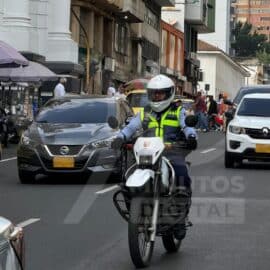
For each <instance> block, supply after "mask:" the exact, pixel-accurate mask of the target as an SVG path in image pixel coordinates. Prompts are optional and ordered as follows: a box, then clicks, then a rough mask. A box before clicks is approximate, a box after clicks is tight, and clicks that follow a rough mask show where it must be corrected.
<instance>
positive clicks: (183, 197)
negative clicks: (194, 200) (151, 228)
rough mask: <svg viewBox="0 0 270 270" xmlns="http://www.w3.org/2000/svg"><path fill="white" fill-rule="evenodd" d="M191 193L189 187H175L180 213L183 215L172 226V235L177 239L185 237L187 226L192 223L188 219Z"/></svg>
mask: <svg viewBox="0 0 270 270" xmlns="http://www.w3.org/2000/svg"><path fill="white" fill-rule="evenodd" d="M191 195H192V191H191V188H189V187H183V186H182V187H181V186H180V187H176V198H177V199H179V203H180V204H179V205H180V207H181V212H182V214H180V215H184V217H183V218H181V219H180V221H179V223H178V224H175V226H174V236H175V238H176V239H177V240H179V241H181V240H183V239H184V238H185V236H186V232H187V227H190V226H192V223H191V222H190V221H189V219H188V214H189V209H190V206H191ZM183 211H184V214H183Z"/></svg>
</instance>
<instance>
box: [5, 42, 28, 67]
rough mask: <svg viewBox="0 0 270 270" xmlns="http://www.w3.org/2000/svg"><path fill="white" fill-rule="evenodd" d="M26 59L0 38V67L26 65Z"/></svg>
mask: <svg viewBox="0 0 270 270" xmlns="http://www.w3.org/2000/svg"><path fill="white" fill-rule="evenodd" d="M28 64H29V62H28V60H27V59H26V58H25V57H23V56H22V55H21V54H20V53H19V52H18V51H17V50H16V49H14V48H13V47H11V46H10V45H8V44H7V43H5V42H4V41H2V40H0V68H2V67H19V66H27V65H28Z"/></svg>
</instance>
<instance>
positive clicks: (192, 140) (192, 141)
mask: <svg viewBox="0 0 270 270" xmlns="http://www.w3.org/2000/svg"><path fill="white" fill-rule="evenodd" d="M196 148H197V139H196V136H195V135H189V136H188V138H187V149H190V150H195V149H196Z"/></svg>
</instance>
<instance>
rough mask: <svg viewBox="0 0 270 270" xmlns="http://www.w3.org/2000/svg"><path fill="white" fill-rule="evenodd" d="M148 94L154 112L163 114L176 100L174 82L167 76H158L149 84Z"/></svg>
mask: <svg viewBox="0 0 270 270" xmlns="http://www.w3.org/2000/svg"><path fill="white" fill-rule="evenodd" d="M147 93H148V99H149V101H150V106H151V108H152V110H153V111H155V112H162V111H163V110H165V109H166V108H167V107H169V105H170V104H171V102H172V101H173V99H174V95H175V85H174V82H173V81H172V80H171V79H170V78H169V77H167V76H165V75H162V74H160V75H157V76H155V77H153V78H152V79H151V80H150V81H149V82H148V84H147Z"/></svg>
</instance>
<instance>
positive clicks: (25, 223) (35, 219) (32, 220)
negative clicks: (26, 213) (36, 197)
mask: <svg viewBox="0 0 270 270" xmlns="http://www.w3.org/2000/svg"><path fill="white" fill-rule="evenodd" d="M38 221H40V218H30V219H27V220H25V221H23V222H21V223H19V224H17V226H18V227H22V228H23V227H26V226H28V225H30V224H32V223H35V222H38Z"/></svg>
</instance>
